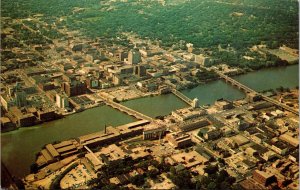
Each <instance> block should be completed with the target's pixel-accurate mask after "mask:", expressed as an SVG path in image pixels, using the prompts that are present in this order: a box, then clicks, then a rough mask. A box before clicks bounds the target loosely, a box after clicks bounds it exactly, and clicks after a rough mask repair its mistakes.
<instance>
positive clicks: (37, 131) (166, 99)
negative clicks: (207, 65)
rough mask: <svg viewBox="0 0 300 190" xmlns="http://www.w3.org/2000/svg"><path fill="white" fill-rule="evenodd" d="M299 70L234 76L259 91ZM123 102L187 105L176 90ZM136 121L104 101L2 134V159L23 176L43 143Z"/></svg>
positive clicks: (229, 94)
mask: <svg viewBox="0 0 300 190" xmlns="http://www.w3.org/2000/svg"><path fill="white" fill-rule="evenodd" d="M298 70H299V65H292V66H288V67H281V68H272V69H265V70H262V71H257V72H251V73H247V74H245V75H240V76H235V79H236V80H238V81H239V82H241V83H242V84H245V85H247V86H249V87H251V88H253V89H254V90H256V91H262V90H266V89H270V88H273V89H275V88H278V87H280V86H283V87H284V88H293V87H295V86H297V85H298V84H299V79H298V77H299V71H298ZM182 93H184V94H185V95H186V96H188V97H189V98H191V99H193V98H198V99H199V104H200V105H207V104H213V103H214V102H215V101H216V100H217V99H220V98H224V99H228V100H237V99H242V98H244V97H245V94H244V93H243V92H241V91H240V90H239V89H237V88H235V87H232V86H231V85H230V84H228V83H226V82H224V81H223V80H216V81H212V82H208V83H206V84H202V85H199V86H197V87H196V88H193V89H187V90H184V91H182ZM121 104H123V105H125V106H127V107H129V108H131V109H134V110H136V111H139V112H141V113H143V114H145V115H147V116H150V117H152V118H155V117H156V116H158V115H168V114H170V113H171V112H172V111H173V110H176V109H180V108H184V107H187V106H188V105H187V104H186V103H185V102H183V101H181V100H180V99H179V98H177V97H176V96H175V95H173V94H166V95H161V96H153V97H150V96H148V97H145V98H139V99H134V100H130V101H126V102H121ZM133 121H136V119H135V118H133V117H131V116H128V115H126V114H124V113H122V112H120V111H118V110H115V109H113V108H111V107H109V106H106V105H104V106H100V107H96V108H92V109H88V110H85V111H83V112H80V113H76V114H72V115H69V116H67V117H64V118H63V119H59V120H55V121H51V122H47V123H43V124H41V125H37V126H34V127H28V128H20V129H19V130H16V131H10V132H7V133H3V134H1V149H2V154H1V159H2V161H3V162H4V164H5V165H6V166H7V168H8V170H9V171H10V172H11V173H12V175H15V176H18V177H23V176H24V175H26V174H28V173H29V169H30V165H31V163H33V162H34V160H35V156H34V154H35V153H37V152H39V151H40V149H41V146H42V145H44V144H47V143H51V142H53V141H61V140H66V139H70V138H74V137H78V136H82V135H86V134H89V133H93V132H97V131H100V130H103V129H104V126H105V125H111V126H118V125H122V124H127V123H130V122H133Z"/></svg>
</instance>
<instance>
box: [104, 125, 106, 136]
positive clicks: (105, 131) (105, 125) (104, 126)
mask: <svg viewBox="0 0 300 190" xmlns="http://www.w3.org/2000/svg"><path fill="white" fill-rule="evenodd" d="M104 134H106V124H105V125H104Z"/></svg>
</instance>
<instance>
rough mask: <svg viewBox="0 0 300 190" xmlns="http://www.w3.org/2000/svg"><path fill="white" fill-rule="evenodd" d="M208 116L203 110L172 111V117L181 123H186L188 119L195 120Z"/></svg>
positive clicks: (185, 109) (184, 109)
mask: <svg viewBox="0 0 300 190" xmlns="http://www.w3.org/2000/svg"><path fill="white" fill-rule="evenodd" d="M205 114H206V111H205V110H203V109H201V108H191V107H189V108H182V109H178V110H175V111H172V116H173V117H175V118H176V119H178V120H179V121H185V120H188V119H194V118H197V117H200V116H203V115H205Z"/></svg>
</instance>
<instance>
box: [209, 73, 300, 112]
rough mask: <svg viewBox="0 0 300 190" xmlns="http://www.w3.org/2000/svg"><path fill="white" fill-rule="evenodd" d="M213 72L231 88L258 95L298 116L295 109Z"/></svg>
mask: <svg viewBox="0 0 300 190" xmlns="http://www.w3.org/2000/svg"><path fill="white" fill-rule="evenodd" d="M215 72H216V73H217V74H218V75H219V76H220V77H221V78H222V79H224V80H225V81H226V82H229V83H231V84H232V85H233V86H236V87H238V88H239V89H241V90H243V91H245V92H246V93H252V94H255V95H258V96H260V97H262V99H264V100H265V101H267V102H270V103H272V104H275V105H276V106H279V107H281V108H283V109H285V110H287V111H290V112H292V113H294V114H296V115H299V112H298V110H295V109H293V108H291V107H289V106H288V105H286V104H283V103H281V102H279V101H277V100H274V99H273V98H270V97H267V96H265V95H263V94H261V93H258V92H256V91H255V90H253V89H251V88H249V87H247V86H245V85H243V84H241V83H240V82H238V81H236V80H234V79H233V78H231V77H228V76H227V75H225V74H223V73H221V72H220V71H216V70H215Z"/></svg>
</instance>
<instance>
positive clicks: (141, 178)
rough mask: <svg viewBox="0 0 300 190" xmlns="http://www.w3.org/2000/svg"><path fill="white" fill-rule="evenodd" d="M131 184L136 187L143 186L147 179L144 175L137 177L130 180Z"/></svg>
mask: <svg viewBox="0 0 300 190" xmlns="http://www.w3.org/2000/svg"><path fill="white" fill-rule="evenodd" d="M130 182H131V183H132V184H134V185H136V186H141V185H143V184H144V183H145V179H144V176H142V175H136V176H133V177H131V178H130Z"/></svg>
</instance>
